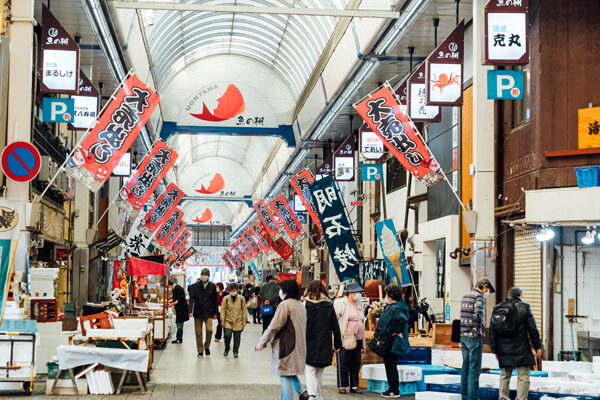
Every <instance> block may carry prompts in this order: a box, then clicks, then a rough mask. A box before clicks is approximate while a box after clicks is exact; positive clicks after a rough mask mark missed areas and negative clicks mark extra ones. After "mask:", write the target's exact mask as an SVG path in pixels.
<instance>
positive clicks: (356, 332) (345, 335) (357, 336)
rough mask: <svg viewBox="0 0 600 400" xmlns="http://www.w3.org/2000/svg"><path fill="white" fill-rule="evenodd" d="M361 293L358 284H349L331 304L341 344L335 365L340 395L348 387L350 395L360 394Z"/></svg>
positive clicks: (362, 330) (363, 332) (361, 290)
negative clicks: (344, 292) (337, 324)
mask: <svg viewBox="0 0 600 400" xmlns="http://www.w3.org/2000/svg"><path fill="white" fill-rule="evenodd" d="M362 292H363V289H362V287H361V286H360V285H359V284H358V283H356V282H352V283H349V284H348V286H347V287H346V296H344V297H342V298H340V299H337V300H336V301H335V302H334V303H333V306H334V308H335V313H336V316H337V320H338V323H339V326H340V332H341V334H342V342H343V343H342V348H341V350H340V352H339V354H338V357H337V363H336V364H337V386H338V390H339V392H340V393H342V394H346V393H347V391H346V388H347V387H350V393H357V394H360V393H362V390H360V389H359V388H358V374H359V373H360V364H361V353H362V347H363V338H364V334H365V314H364V311H363V308H362V305H361V304H360V299H361V297H362Z"/></svg>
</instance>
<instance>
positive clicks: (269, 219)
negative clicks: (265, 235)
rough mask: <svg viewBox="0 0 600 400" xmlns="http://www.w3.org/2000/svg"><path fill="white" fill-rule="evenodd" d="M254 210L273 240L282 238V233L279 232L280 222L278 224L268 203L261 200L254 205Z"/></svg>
mask: <svg viewBox="0 0 600 400" xmlns="http://www.w3.org/2000/svg"><path fill="white" fill-rule="evenodd" d="M254 209H255V210H256V213H257V214H258V218H260V220H261V221H262V223H263V225H264V227H265V228H266V229H267V232H269V235H270V236H271V237H273V238H279V237H281V233H280V232H279V229H280V228H279V222H277V220H276V219H275V217H274V216H273V213H272V212H271V209H270V208H269V206H268V205H267V203H266V202H265V201H264V200H263V199H261V200H259V201H257V202H256V203H254Z"/></svg>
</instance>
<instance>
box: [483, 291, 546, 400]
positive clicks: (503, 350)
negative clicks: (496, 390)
mask: <svg viewBox="0 0 600 400" xmlns="http://www.w3.org/2000/svg"><path fill="white" fill-rule="evenodd" d="M522 299H523V291H522V290H521V289H519V288H517V287H514V288H511V289H509V290H508V294H507V296H506V301H507V302H510V303H512V304H513V305H514V307H515V309H514V313H515V315H514V322H515V323H514V327H513V328H512V332H513V333H511V334H510V335H505V336H501V335H499V334H498V330H499V327H497V326H496V324H497V322H496V321H495V320H494V319H493V318H492V324H491V326H490V345H491V347H492V352H493V353H495V354H496V358H497V359H498V363H499V364H500V368H501V369H502V375H500V400H508V394H509V384H510V378H511V376H512V372H513V370H514V369H516V370H517V374H518V380H517V397H516V400H524V399H527V395H528V393H529V375H530V372H529V370H530V368H531V367H533V366H534V365H535V358H534V356H533V352H532V351H531V348H532V347H533V349H535V357H537V358H541V357H542V342H541V341H540V333H539V332H538V330H537V327H536V325H535V318H534V317H533V314H532V312H531V308H530V307H529V304H527V303H524V302H523V300H522Z"/></svg>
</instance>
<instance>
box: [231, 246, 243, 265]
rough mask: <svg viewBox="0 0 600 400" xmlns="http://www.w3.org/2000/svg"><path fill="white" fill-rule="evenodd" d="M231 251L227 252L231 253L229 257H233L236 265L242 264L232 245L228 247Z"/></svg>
mask: <svg viewBox="0 0 600 400" xmlns="http://www.w3.org/2000/svg"><path fill="white" fill-rule="evenodd" d="M229 247H230V249H231V251H229V250H227V251H229V252H230V253H231V255H232V256H233V258H232V260H235V261H236V262H237V263H238V264H241V263H242V259H241V258H240V256H239V255H238V252H237V251H236V250H235V247H234V246H233V245H230V246H229Z"/></svg>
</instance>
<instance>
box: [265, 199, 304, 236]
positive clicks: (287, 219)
mask: <svg viewBox="0 0 600 400" xmlns="http://www.w3.org/2000/svg"><path fill="white" fill-rule="evenodd" d="M269 204H270V205H271V208H272V209H273V210H274V211H275V213H276V214H277V216H278V217H279V221H280V222H281V225H283V227H284V228H285V231H286V232H287V234H288V235H289V236H290V239H292V240H296V239H297V238H298V236H302V235H303V234H304V229H303V228H302V225H301V224H300V221H298V218H297V217H296V214H295V213H294V211H293V210H292V207H290V203H288V201H287V200H286V198H285V197H284V196H283V195H282V194H280V195H279V196H277V197H275V198H274V199H273V200H271V202H270V203H269Z"/></svg>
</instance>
